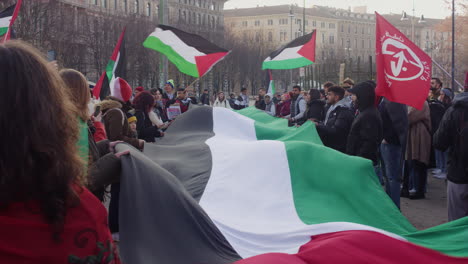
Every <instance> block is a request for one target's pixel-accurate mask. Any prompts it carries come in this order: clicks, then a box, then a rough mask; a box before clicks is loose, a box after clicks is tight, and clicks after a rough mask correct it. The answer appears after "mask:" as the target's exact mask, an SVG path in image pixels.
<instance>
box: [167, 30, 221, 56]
mask: <svg viewBox="0 0 468 264" xmlns="http://www.w3.org/2000/svg"><path fill="white" fill-rule="evenodd" d="M158 27H159V28H160V29H162V30H170V31H172V32H173V33H174V34H175V35H176V36H177V37H178V38H179V39H180V40H182V41H183V42H184V43H185V44H187V45H188V46H191V47H194V48H195V49H197V50H198V51H200V52H201V53H204V54H206V55H208V54H212V53H218V52H228V50H226V49H223V48H221V47H218V46H217V45H215V44H214V43H212V42H210V41H208V40H207V39H205V38H203V37H201V36H199V35H196V34H190V33H187V32H185V31H182V30H180V29H177V28H174V27H171V26H166V25H161V24H160V25H159V26H158Z"/></svg>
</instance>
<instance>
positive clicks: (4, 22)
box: [0, 0, 22, 43]
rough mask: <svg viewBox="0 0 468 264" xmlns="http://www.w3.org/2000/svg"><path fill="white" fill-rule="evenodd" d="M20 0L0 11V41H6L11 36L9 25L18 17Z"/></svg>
mask: <svg viewBox="0 0 468 264" xmlns="http://www.w3.org/2000/svg"><path fill="white" fill-rule="evenodd" d="M21 2H22V0H18V2H16V4H14V5H12V6H10V7H8V8H6V9H5V10H3V11H1V12H0V43H1V42H4V41H7V40H9V39H10V36H11V26H12V25H13V23H14V22H15V20H16V18H17V17H18V13H19V9H20V7H21Z"/></svg>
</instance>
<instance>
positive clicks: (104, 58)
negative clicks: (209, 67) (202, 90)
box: [0, 0, 225, 88]
mask: <svg viewBox="0 0 468 264" xmlns="http://www.w3.org/2000/svg"><path fill="white" fill-rule="evenodd" d="M15 2H16V0H7V1H3V2H2V3H0V8H2V9H3V8H5V7H7V6H9V5H11V4H13V3H15ZM224 2H225V0H196V1H195V0H166V1H165V5H166V6H165V10H159V7H160V1H159V0H41V1H23V5H22V8H21V12H20V15H19V17H18V20H17V21H16V22H15V31H16V33H17V37H18V38H21V39H23V40H25V41H27V42H29V43H31V44H33V45H35V46H36V47H38V48H39V49H41V50H42V51H43V52H44V54H46V53H47V52H49V51H53V52H54V53H55V54H56V56H57V60H58V62H59V64H60V65H61V66H63V67H70V68H74V69H77V70H79V71H81V72H83V73H84V74H85V75H86V76H87V77H88V79H89V80H91V81H96V80H97V79H98V77H99V76H100V74H101V73H102V72H103V71H104V69H105V67H106V65H107V62H108V60H109V58H110V56H111V53H112V51H113V48H114V46H115V44H116V43H117V39H118V37H119V35H120V33H121V32H122V30H123V28H124V27H126V29H127V30H126V38H125V41H126V57H127V81H128V82H129V83H130V84H131V85H132V86H138V85H143V86H144V87H145V88H155V87H158V86H159V83H160V80H159V78H160V77H159V67H160V66H159V65H160V64H159V58H160V56H159V54H158V53H157V52H155V51H153V50H149V49H146V48H144V47H143V46H142V43H143V41H144V40H145V39H146V37H147V36H148V35H149V34H150V33H151V32H152V31H153V30H154V28H155V27H156V26H157V24H159V20H160V19H159V14H163V15H164V16H166V19H167V21H168V24H169V25H172V26H175V27H178V28H181V29H183V30H187V31H190V32H194V33H197V34H200V35H202V36H204V37H206V38H208V39H210V40H211V41H214V42H215V43H217V44H223V43H222V42H223V37H224V26H223V23H224V19H223V13H222V10H223V8H224ZM160 11H162V12H160ZM169 78H172V79H174V80H175V81H176V83H177V84H181V85H184V84H186V83H188V82H189V81H191V78H190V77H188V76H185V75H183V74H181V73H179V72H178V70H177V69H175V67H174V66H173V65H172V64H171V63H169Z"/></svg>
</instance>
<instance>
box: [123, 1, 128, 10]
mask: <svg viewBox="0 0 468 264" xmlns="http://www.w3.org/2000/svg"><path fill="white" fill-rule="evenodd" d="M123 3H124V11H125V13H127V12H128V0H124V1H123Z"/></svg>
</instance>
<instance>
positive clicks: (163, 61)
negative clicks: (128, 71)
mask: <svg viewBox="0 0 468 264" xmlns="http://www.w3.org/2000/svg"><path fill="white" fill-rule="evenodd" d="M166 1H167V0H160V1H159V9H158V16H159V23H160V24H164V25H167V24H168V23H167V22H168V21H167V20H168V19H167V13H168V12H167V10H166V5H165V2H166ZM167 68H168V61H167V57H166V56H165V55H163V54H162V53H161V55H160V56H159V87H164V84H165V83H166V82H167V79H168V78H167V74H168V73H167Z"/></svg>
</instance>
